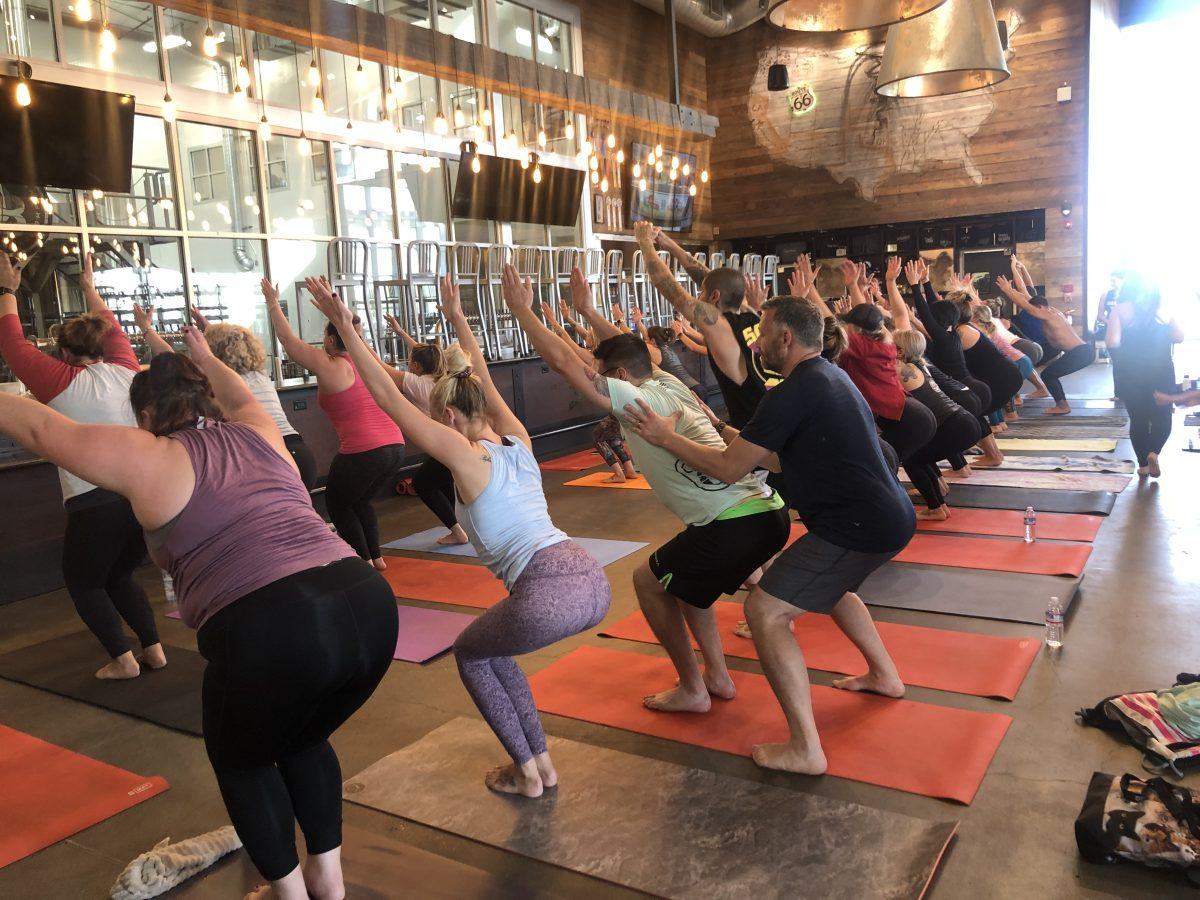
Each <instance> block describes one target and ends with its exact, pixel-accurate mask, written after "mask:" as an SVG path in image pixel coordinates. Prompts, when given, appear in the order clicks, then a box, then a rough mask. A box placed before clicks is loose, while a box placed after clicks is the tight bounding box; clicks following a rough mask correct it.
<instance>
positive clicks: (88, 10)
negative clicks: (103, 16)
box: [75, 0, 92, 22]
mask: <svg viewBox="0 0 1200 900" xmlns="http://www.w3.org/2000/svg"><path fill="white" fill-rule="evenodd" d="M75 18H76V19H78V20H79V21H80V22H90V21H92V0H75Z"/></svg>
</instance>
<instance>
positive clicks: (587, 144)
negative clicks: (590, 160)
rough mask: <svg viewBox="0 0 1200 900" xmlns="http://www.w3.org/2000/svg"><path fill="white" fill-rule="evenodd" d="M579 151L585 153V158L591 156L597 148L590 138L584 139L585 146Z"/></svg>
mask: <svg viewBox="0 0 1200 900" xmlns="http://www.w3.org/2000/svg"><path fill="white" fill-rule="evenodd" d="M579 149H580V150H581V151H582V152H583V155H584V156H590V155H591V153H592V151H593V150H595V149H596V148H595V145H594V144H592V142H591V141H590V140H589V139H588V138H584V139H583V145H582V146H581V147H580V148H579Z"/></svg>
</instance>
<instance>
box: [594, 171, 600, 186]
mask: <svg viewBox="0 0 1200 900" xmlns="http://www.w3.org/2000/svg"><path fill="white" fill-rule="evenodd" d="M599 183H600V173H599V172H593V173H592V184H599Z"/></svg>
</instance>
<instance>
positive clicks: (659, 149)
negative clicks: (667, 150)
mask: <svg viewBox="0 0 1200 900" xmlns="http://www.w3.org/2000/svg"><path fill="white" fill-rule="evenodd" d="M654 155H655V156H657V157H659V158H660V159H661V158H662V155H663V145H662V144H655V145H654Z"/></svg>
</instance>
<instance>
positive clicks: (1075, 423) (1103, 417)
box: [1008, 409, 1129, 429]
mask: <svg viewBox="0 0 1200 900" xmlns="http://www.w3.org/2000/svg"><path fill="white" fill-rule="evenodd" d="M1089 412H1090V410H1083V409H1081V410H1080V411H1079V414H1078V415H1077V414H1076V413H1075V412H1074V411H1072V412H1071V414H1070V415H1067V416H1047V415H1045V414H1043V413H1042V412H1040V411H1039V412H1035V413H1031V414H1029V415H1026V416H1021V418H1019V419H1017V421H1015V422H1009V423H1008V427H1009V429H1021V428H1027V427H1029V426H1032V425H1057V426H1059V427H1061V428H1105V427H1112V428H1128V427H1129V416H1127V415H1125V414H1124V413H1116V412H1112V411H1101V410H1095V411H1094V412H1096V413H1098V414H1097V415H1088V413H1089Z"/></svg>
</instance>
